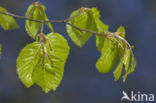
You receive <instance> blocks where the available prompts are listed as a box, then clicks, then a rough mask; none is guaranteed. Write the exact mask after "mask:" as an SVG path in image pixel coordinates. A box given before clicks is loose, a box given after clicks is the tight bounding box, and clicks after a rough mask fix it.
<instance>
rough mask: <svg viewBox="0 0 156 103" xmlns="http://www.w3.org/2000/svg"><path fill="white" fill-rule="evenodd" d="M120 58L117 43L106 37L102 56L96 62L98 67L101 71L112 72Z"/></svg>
mask: <svg viewBox="0 0 156 103" xmlns="http://www.w3.org/2000/svg"><path fill="white" fill-rule="evenodd" d="M117 59H118V47H117V45H116V43H114V42H112V41H110V40H108V39H105V40H104V46H103V48H102V51H101V57H100V59H99V60H98V61H97V63H96V68H97V69H98V70H99V72H100V73H108V72H110V71H111V70H112V69H113V67H114V66H115V64H116V63H117Z"/></svg>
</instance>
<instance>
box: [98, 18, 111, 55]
mask: <svg viewBox="0 0 156 103" xmlns="http://www.w3.org/2000/svg"><path fill="white" fill-rule="evenodd" d="M96 25H97V28H98V30H97V32H99V33H106V32H109V31H108V29H109V26H107V25H105V24H104V23H103V22H102V21H101V20H99V19H97V20H96ZM103 45H104V37H103V36H99V35H96V47H97V49H98V51H99V52H100V53H101V49H102V47H103Z"/></svg>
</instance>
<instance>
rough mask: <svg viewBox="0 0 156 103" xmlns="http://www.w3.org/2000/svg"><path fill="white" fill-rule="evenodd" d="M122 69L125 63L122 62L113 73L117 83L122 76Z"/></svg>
mask: <svg viewBox="0 0 156 103" xmlns="http://www.w3.org/2000/svg"><path fill="white" fill-rule="evenodd" d="M122 67H123V63H122V62H121V61H120V62H119V64H118V66H117V68H116V69H115V70H114V72H113V74H114V77H115V81H117V80H119V78H120V76H121V74H122Z"/></svg>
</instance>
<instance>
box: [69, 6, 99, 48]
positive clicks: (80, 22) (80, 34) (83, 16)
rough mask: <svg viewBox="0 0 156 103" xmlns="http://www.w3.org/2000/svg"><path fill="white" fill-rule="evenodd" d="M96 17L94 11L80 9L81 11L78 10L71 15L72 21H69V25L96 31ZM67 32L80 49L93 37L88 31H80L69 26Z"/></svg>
mask: <svg viewBox="0 0 156 103" xmlns="http://www.w3.org/2000/svg"><path fill="white" fill-rule="evenodd" d="M79 12H80V14H79V15H78V16H76V17H74V18H72V17H73V16H75V15H76V14H77V13H79ZM95 15H97V13H96V12H95V11H94V10H93V9H89V8H80V9H79V10H76V11H74V12H73V13H72V14H71V16H70V17H71V18H72V19H71V20H70V21H69V23H71V24H73V25H75V26H77V27H79V28H81V29H88V30H92V31H96V30H97V27H96V22H95ZM67 32H68V35H69V37H70V38H71V39H72V41H73V42H74V43H75V44H76V45H77V46H79V47H82V46H83V45H84V44H85V43H86V42H87V41H88V39H89V38H90V37H91V36H92V33H89V32H86V31H79V30H78V29H76V28H73V27H72V26H70V25H68V24H67Z"/></svg>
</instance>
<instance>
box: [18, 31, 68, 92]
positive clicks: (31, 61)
mask: <svg viewBox="0 0 156 103" xmlns="http://www.w3.org/2000/svg"><path fill="white" fill-rule="evenodd" d="M68 54H69V46H68V43H67V41H66V40H65V39H64V38H63V37H62V36H61V35H59V34H58V33H50V34H48V35H47V37H46V41H45V43H40V42H34V43H31V44H29V45H27V46H26V47H25V48H24V49H23V50H22V51H21V53H20V55H19V57H18V59H17V72H18V75H19V78H20V79H21V80H22V82H23V83H24V84H25V85H26V86H27V87H30V86H31V85H33V84H34V83H36V84H37V85H38V86H40V87H41V88H42V89H43V90H44V91H45V92H46V93H47V92H49V91H50V90H54V91H55V90H56V88H57V87H58V86H59V84H60V82H61V80H62V77H63V72H64V65H65V62H66V59H67V57H68Z"/></svg>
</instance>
